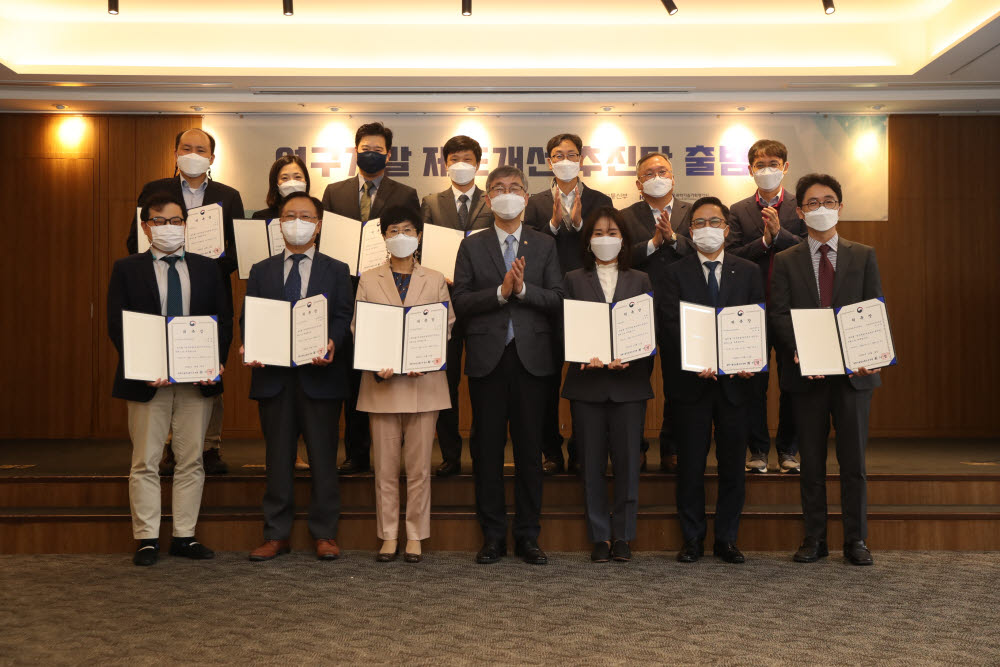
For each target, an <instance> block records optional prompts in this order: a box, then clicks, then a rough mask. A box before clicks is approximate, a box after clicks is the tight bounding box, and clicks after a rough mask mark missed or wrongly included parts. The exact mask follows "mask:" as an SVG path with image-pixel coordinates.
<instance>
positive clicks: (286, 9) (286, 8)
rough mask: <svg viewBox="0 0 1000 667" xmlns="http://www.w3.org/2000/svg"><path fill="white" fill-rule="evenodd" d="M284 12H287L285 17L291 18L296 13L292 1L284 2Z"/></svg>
mask: <svg viewBox="0 0 1000 667" xmlns="http://www.w3.org/2000/svg"><path fill="white" fill-rule="evenodd" d="M281 4H282V10H283V11H284V12H285V16H291V15H292V14H294V13H295V8H294V7H292V0H282V3H281Z"/></svg>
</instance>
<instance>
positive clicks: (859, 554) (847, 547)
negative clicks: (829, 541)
mask: <svg viewBox="0 0 1000 667" xmlns="http://www.w3.org/2000/svg"><path fill="white" fill-rule="evenodd" d="M844 558H846V559H847V560H849V561H850V562H851V565H874V564H875V561H874V560H873V559H872V552H871V551H869V550H868V547H867V546H866V545H865V541H864V540H854V541H852V542H847V543H846V544H844Z"/></svg>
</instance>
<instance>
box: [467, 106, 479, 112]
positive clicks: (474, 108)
mask: <svg viewBox="0 0 1000 667" xmlns="http://www.w3.org/2000/svg"><path fill="white" fill-rule="evenodd" d="M465 110H466V111H478V110H479V107H473V106H468V107H465Z"/></svg>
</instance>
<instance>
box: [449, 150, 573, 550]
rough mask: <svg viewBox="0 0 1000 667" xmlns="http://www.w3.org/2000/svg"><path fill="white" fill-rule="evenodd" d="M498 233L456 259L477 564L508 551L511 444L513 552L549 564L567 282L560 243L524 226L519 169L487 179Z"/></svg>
mask: <svg viewBox="0 0 1000 667" xmlns="http://www.w3.org/2000/svg"><path fill="white" fill-rule="evenodd" d="M486 193H487V202H488V203H489V205H490V208H492V209H493V214H494V218H495V222H494V226H493V228H492V230H486V231H484V232H482V233H480V234H474V235H472V236H470V237H468V238H466V239H465V240H464V241H462V245H461V246H460V248H459V250H458V259H457V260H456V263H455V286H454V297H455V310H456V311H457V312H458V316H459V317H462V318H465V322H466V329H465V331H466V359H465V374H466V375H467V376H468V378H469V397H470V399H471V401H472V412H473V415H474V419H475V424H476V426H475V430H474V432H473V434H472V439H471V444H470V449H471V452H472V465H473V470H474V473H475V482H476V484H475V486H476V512H477V514H478V515H479V525H480V526H481V527H482V530H483V538H484V543H483V548H482V549H480V551H479V553H478V554H477V555H476V562H478V563H495V562H497V561H498V560H499V559H500V557H501V556H503V555H504V554H506V552H507V518H506V502H505V494H504V482H503V464H504V448H505V446H506V443H507V429H508V426H509V428H510V434H511V440H512V441H513V445H514V474H515V484H514V487H515V492H514V493H515V504H516V514H515V518H514V527H513V533H514V539H515V541H516V545H515V546H516V548H515V553H516V554H517V555H518V556H521V557H522V558H523V559H524V560H525V562H527V563H534V564H544V563H546V562H548V558H547V557H546V555H545V552H544V551H542V549H541V547H539V546H538V534H539V531H540V525H539V517H540V514H541V507H542V455H541V454H542V453H541V445H542V443H541V438H542V433H541V428H540V423H541V421H542V415H543V411H544V406H545V395H546V394H545V392H546V390H547V387H548V383H549V382H550V377H551V376H552V375H553V374H555V373H557V372H558V370H559V366H557V364H556V363H555V356H554V349H555V346H556V340H555V334H556V330H557V327H556V326H555V323H554V322H555V320H556V318H558V317H559V313H560V307H561V304H562V286H561V282H562V273H561V272H560V270H559V257H558V255H557V253H556V245H555V241H553V240H552V238H551V237H550V236H547V235H545V234H542V233H541V232H538V231H535V230H534V229H531V228H529V227H527V226H526V225H522V224H521V214H522V212H523V211H524V207H525V204H527V201H528V193H527V179H526V178H525V176H524V173H523V172H522V171H521V170H520V169H518V168H517V167H513V166H503V167H497V168H496V169H494V170H493V171H492V172H490V175H489V176H488V177H487V179H486Z"/></svg>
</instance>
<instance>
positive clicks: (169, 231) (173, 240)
mask: <svg viewBox="0 0 1000 667" xmlns="http://www.w3.org/2000/svg"><path fill="white" fill-rule="evenodd" d="M149 231H150V232H151V233H152V234H153V247H154V248H156V249H157V250H160V251H162V252H165V253H172V252H174V251H175V250H177V249H178V248H180V247H181V246H182V245H184V225H159V226H157V227H150V228H149Z"/></svg>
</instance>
